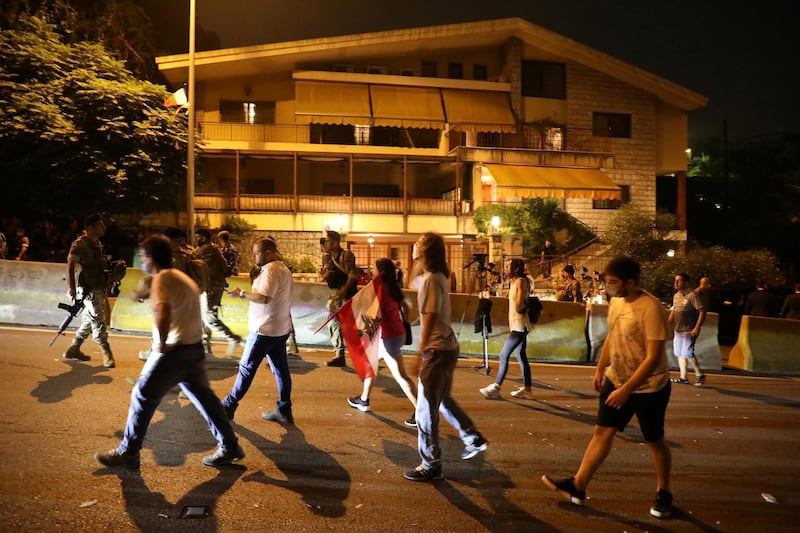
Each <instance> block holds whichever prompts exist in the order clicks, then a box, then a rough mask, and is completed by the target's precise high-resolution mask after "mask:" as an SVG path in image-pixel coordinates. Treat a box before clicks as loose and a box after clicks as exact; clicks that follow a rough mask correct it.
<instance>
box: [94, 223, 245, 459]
mask: <svg viewBox="0 0 800 533" xmlns="http://www.w3.org/2000/svg"><path fill="white" fill-rule="evenodd" d="M139 255H140V257H141V260H142V271H144V273H145V274H148V275H152V276H153V278H152V284H151V286H150V306H151V307H152V309H153V347H152V349H151V353H150V356H149V357H148V359H147V363H145V365H144V368H143V369H142V373H141V375H140V376H139V380H138V381H137V382H136V385H134V387H133V391H132V392H131V407H130V410H129V411H128V422H127V424H126V426H125V432H124V434H123V438H122V442H120V444H119V446H118V447H117V448H115V449H112V450H109V451H108V452H98V453H96V454H95V456H94V457H95V459H96V460H97V462H99V463H100V464H102V465H105V466H112V467H113V466H124V467H128V468H138V467H139V451H140V450H141V449H142V445H143V444H144V437H145V434H146V433H147V427H148V426H149V424H150V420H151V419H152V418H153V414H154V413H155V411H156V408H157V407H158V404H159V403H161V400H162V398H164V396H165V395H166V394H167V393H168V392H169V391H170V390H172V388H173V387H175V385H180V387H181V390H183V392H184V393H185V394H186V396H187V397H188V398H189V399H190V400H191V401H192V403H193V404H194V406H195V407H197V410H198V411H200V414H201V415H203V418H205V420H206V422H207V423H208V427H209V429H210V430H211V434H212V435H213V436H214V438H215V439H216V440H217V442H218V444H219V448H218V450H217V452H216V453H215V454H213V455H209V456H207V457H204V458H203V464H205V465H206V466H222V465H226V464H229V463H232V462H233V461H237V460H239V459H242V458H243V457H244V450H242V447H241V446H239V441H238V439H237V438H236V434H235V433H234V432H233V428H232V427H231V423H230V421H229V420H228V417H227V416H226V414H225V410H224V409H223V407H222V404H221V403H220V401H219V398H217V396H216V395H215V394H214V391H213V390H211V386H210V385H209V380H208V372H207V370H206V365H205V356H204V352H203V342H202V341H203V319H202V317H201V315H200V289H199V288H198V287H197V284H196V283H195V282H194V281H192V279H191V278H190V277H189V276H187V275H186V274H184V273H183V272H181V271H179V270H177V269H174V268H171V266H172V250H171V247H170V243H169V241H167V240H166V239H164V238H162V237H151V238H149V239H147V240H146V241H145V242H144V243H143V244H142V248H141V250H140V254H139Z"/></svg>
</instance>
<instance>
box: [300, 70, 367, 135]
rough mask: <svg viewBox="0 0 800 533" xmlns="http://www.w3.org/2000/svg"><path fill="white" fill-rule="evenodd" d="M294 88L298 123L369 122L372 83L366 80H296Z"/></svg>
mask: <svg viewBox="0 0 800 533" xmlns="http://www.w3.org/2000/svg"><path fill="white" fill-rule="evenodd" d="M294 91H295V103H294V113H295V120H296V121H297V123H298V124H310V123H312V122H315V123H318V124H350V125H356V124H360V125H369V124H370V121H371V117H370V108H369V87H368V86H367V85H366V84H364V83H336V82H327V81H297V82H295V88H294Z"/></svg>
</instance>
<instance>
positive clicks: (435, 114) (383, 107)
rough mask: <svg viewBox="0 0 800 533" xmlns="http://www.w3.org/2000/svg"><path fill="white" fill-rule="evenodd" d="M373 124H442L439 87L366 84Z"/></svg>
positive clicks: (428, 126)
mask: <svg viewBox="0 0 800 533" xmlns="http://www.w3.org/2000/svg"><path fill="white" fill-rule="evenodd" d="M369 92H370V96H371V97H372V119H373V122H372V123H373V125H375V126H389V127H393V128H433V129H443V128H444V110H443V109H442V94H441V92H440V91H439V89H435V88H425V87H401V86H389V85H370V88H369Z"/></svg>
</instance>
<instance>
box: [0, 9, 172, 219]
mask: <svg viewBox="0 0 800 533" xmlns="http://www.w3.org/2000/svg"><path fill="white" fill-rule="evenodd" d="M17 28H18V29H15V30H8V31H3V32H2V33H0V174H2V175H3V176H6V177H7V178H9V179H7V180H6V187H7V188H6V191H5V193H6V194H4V198H5V200H4V202H3V205H1V206H0V207H2V209H3V210H4V211H6V212H21V211H26V212H28V213H31V214H34V215H39V214H45V213H47V214H50V215H53V214H54V215H64V216H77V217H80V216H83V215H84V214H85V213H86V212H89V211H104V212H113V213H131V212H133V213H143V212H149V211H166V210H172V209H176V208H177V207H178V206H179V205H182V201H181V194H182V192H183V190H184V189H185V187H184V186H183V185H182V181H183V180H184V179H185V175H186V170H185V163H186V155H185V154H186V123H185V118H184V117H180V116H175V115H174V114H173V113H172V112H171V111H169V110H167V109H166V108H164V106H163V100H164V97H165V93H166V91H165V89H164V87H162V86H159V85H154V84H152V83H148V82H143V81H139V80H136V79H134V78H133V77H132V76H131V74H130V73H129V72H128V71H126V70H125V69H124V67H123V65H122V63H121V62H120V61H118V60H116V59H114V58H113V57H111V56H110V55H109V54H108V53H107V52H106V51H105V50H104V49H103V48H102V47H101V46H99V45H96V44H91V43H86V42H78V43H75V44H66V43H64V42H63V40H62V38H61V37H60V36H59V35H58V34H56V33H54V32H53V28H52V26H50V25H48V24H47V23H46V22H44V21H42V20H40V19H38V18H35V17H33V18H25V19H21V20H20V21H18V23H17ZM54 200H57V201H54Z"/></svg>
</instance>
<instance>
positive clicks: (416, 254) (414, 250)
mask: <svg viewBox="0 0 800 533" xmlns="http://www.w3.org/2000/svg"><path fill="white" fill-rule="evenodd" d="M411 257H412V259H414V261H416V260H417V259H419V250H418V249H417V243H414V247H413V248H412V249H411Z"/></svg>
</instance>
